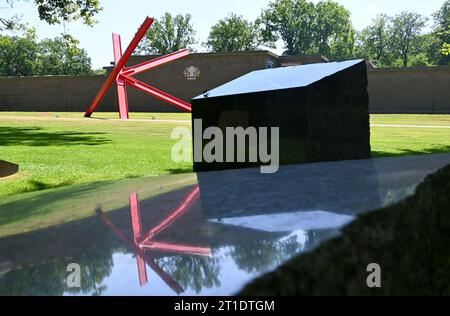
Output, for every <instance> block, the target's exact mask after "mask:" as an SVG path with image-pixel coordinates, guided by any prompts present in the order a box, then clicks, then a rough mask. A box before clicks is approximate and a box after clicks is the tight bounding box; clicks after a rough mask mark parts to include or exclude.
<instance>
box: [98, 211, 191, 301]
mask: <svg viewBox="0 0 450 316" xmlns="http://www.w3.org/2000/svg"><path fill="white" fill-rule="evenodd" d="M97 214H98V215H99V216H100V219H101V220H102V221H103V223H105V224H106V225H107V226H108V227H109V228H111V230H112V231H113V232H114V233H115V234H116V235H117V236H118V237H119V238H120V239H122V241H124V242H125V243H126V244H127V245H128V246H130V247H132V249H134V251H135V252H136V255H137V256H138V257H141V258H142V260H144V261H145V263H146V264H148V266H149V267H150V268H151V269H152V270H153V271H155V273H156V274H158V275H159V277H160V278H161V279H162V280H163V281H164V282H165V283H166V284H167V285H168V286H170V288H172V290H174V291H175V292H176V293H177V294H181V293H183V292H184V289H183V287H182V286H181V285H180V284H179V283H178V282H177V281H176V280H175V279H173V278H172V277H171V276H170V275H169V274H167V273H166V272H165V271H164V270H163V269H161V267H159V266H158V265H157V264H156V263H155V262H154V261H153V260H152V259H151V258H150V256H148V255H147V254H146V253H145V252H144V251H143V250H142V249H141V248H140V247H138V245H136V243H134V242H133V241H132V240H130V239H129V238H128V237H127V236H126V235H125V234H124V233H123V232H122V231H121V230H120V229H119V228H118V227H117V226H116V225H115V224H114V223H113V222H112V221H111V220H110V219H109V218H108V217H107V216H106V214H105V213H103V212H102V211H97Z"/></svg>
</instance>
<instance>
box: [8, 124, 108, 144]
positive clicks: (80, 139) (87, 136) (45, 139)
mask: <svg viewBox="0 0 450 316" xmlns="http://www.w3.org/2000/svg"><path fill="white" fill-rule="evenodd" d="M104 134H105V133H98V132H97V133H83V132H47V131H45V130H44V129H42V128H40V127H1V128H0V146H17V145H25V146H70V145H90V146H95V145H101V144H105V143H109V142H111V140H109V139H107V138H105V137H99V136H98V135H104Z"/></svg>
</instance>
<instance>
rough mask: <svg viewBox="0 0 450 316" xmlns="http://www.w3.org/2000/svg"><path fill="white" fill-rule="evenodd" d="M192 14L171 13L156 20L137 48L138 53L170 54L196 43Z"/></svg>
mask: <svg viewBox="0 0 450 316" xmlns="http://www.w3.org/2000/svg"><path fill="white" fill-rule="evenodd" d="M196 42H197V41H196V39H195V31H194V27H193V25H192V16H191V15H190V14H186V15H181V14H179V15H177V16H175V17H173V16H172V15H171V14H170V13H165V15H164V16H163V17H162V18H161V19H159V20H156V21H155V23H154V24H153V26H152V27H151V28H150V29H149V30H148V32H147V34H146V36H145V37H144V39H143V40H142V42H141V44H140V45H139V47H138V48H137V50H136V52H137V54H141V55H143V54H169V53H172V52H175V51H178V50H180V49H184V48H186V47H189V46H190V45H193V44H195V43H196Z"/></svg>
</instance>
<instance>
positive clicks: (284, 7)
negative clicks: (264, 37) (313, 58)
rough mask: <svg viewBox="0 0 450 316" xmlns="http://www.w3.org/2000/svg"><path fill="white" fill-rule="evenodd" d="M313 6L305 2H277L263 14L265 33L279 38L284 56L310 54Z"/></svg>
mask: <svg viewBox="0 0 450 316" xmlns="http://www.w3.org/2000/svg"><path fill="white" fill-rule="evenodd" d="M315 13H316V12H315V5H314V3H312V2H308V1H306V0H277V1H274V2H271V3H270V4H269V7H268V8H267V10H265V12H264V13H263V17H262V20H263V21H264V22H265V23H266V32H267V33H269V34H276V35H277V36H280V37H281V39H282V40H283V42H284V45H285V49H286V50H285V52H284V54H286V55H300V54H307V53H310V52H311V51H312V49H313V47H314V44H315V39H314V24H315V22H316V14H315Z"/></svg>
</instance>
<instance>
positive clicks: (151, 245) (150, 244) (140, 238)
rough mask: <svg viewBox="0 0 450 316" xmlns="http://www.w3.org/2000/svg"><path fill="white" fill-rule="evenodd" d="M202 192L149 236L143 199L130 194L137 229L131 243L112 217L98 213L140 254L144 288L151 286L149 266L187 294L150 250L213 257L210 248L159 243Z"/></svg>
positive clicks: (138, 255)
mask: <svg viewBox="0 0 450 316" xmlns="http://www.w3.org/2000/svg"><path fill="white" fill-rule="evenodd" d="M199 194H200V190H199V188H198V187H196V188H195V189H194V190H193V191H192V192H191V193H190V194H189V195H187V196H186V198H185V199H184V200H183V201H182V203H181V204H180V205H179V206H178V207H177V208H176V209H175V210H174V211H173V212H171V213H170V214H169V216H167V217H166V218H165V219H164V220H163V221H162V222H161V223H159V224H158V225H156V226H155V227H153V228H152V229H150V230H149V231H148V232H147V233H144V232H143V230H142V221H141V212H140V207H139V200H138V195H137V193H135V192H134V193H132V194H131V195H130V214H131V224H132V227H133V240H130V239H129V238H128V237H127V236H126V234H125V233H124V232H123V231H121V230H120V228H118V227H117V226H116V225H114V223H113V222H112V221H110V220H109V219H108V217H107V216H106V215H105V214H104V213H103V212H102V211H101V210H97V214H98V215H99V216H100V218H101V219H102V221H103V222H104V223H105V224H106V225H107V226H108V227H110V228H111V230H112V231H113V232H114V233H115V234H116V235H117V236H118V237H119V238H120V239H122V240H123V241H124V242H125V243H126V244H128V245H129V246H131V248H132V249H133V250H134V251H135V252H136V256H137V267H138V271H139V283H140V285H141V286H144V285H146V284H147V283H148V277H147V270H146V264H147V265H148V266H149V267H150V268H151V269H152V270H153V271H155V272H156V273H157V274H158V275H159V276H160V277H161V279H163V280H164V282H166V284H167V285H169V286H170V287H171V288H172V289H173V290H174V291H175V292H176V293H177V294H180V293H182V292H184V289H183V288H182V287H181V285H180V284H179V283H178V282H177V281H175V279H173V278H172V277H171V276H170V275H169V274H167V273H166V272H165V271H164V270H163V269H161V268H160V266H158V265H157V264H156V263H155V261H154V260H153V259H152V258H151V256H150V255H148V254H147V252H149V251H162V252H168V253H181V254H190V255H199V256H210V255H211V249H210V248H207V247H196V246H189V245H181V244H174V243H168V242H163V241H158V240H155V237H157V236H158V235H159V234H160V233H161V232H163V231H164V230H166V229H167V228H169V227H170V226H171V225H172V224H174V223H175V222H176V221H177V220H178V219H179V218H180V217H182V216H183V215H184V214H186V212H187V211H189V209H190V208H191V207H192V205H193V204H194V203H195V201H197V200H198V198H199Z"/></svg>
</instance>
